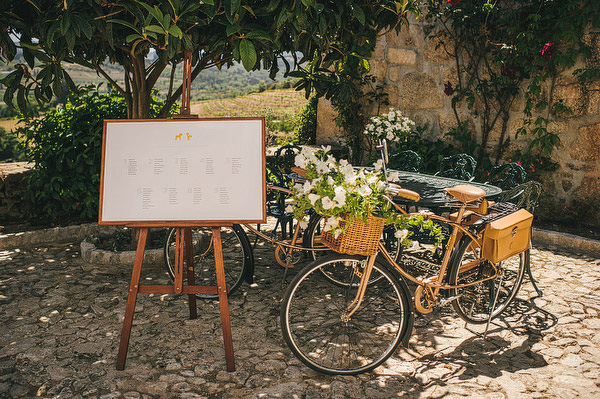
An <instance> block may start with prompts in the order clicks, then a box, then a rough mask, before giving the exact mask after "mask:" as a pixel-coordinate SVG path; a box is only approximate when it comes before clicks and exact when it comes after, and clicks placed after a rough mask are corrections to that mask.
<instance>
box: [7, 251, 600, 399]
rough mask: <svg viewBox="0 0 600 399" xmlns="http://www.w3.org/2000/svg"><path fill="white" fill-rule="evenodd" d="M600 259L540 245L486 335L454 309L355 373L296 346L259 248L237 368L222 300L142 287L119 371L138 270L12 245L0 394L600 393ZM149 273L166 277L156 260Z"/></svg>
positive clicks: (237, 303)
mask: <svg viewBox="0 0 600 399" xmlns="http://www.w3.org/2000/svg"><path fill="white" fill-rule="evenodd" d="M599 263H600V260H599V259H595V258H590V257H587V256H581V255H576V254H571V253H564V252H560V251H558V250H553V249H541V248H536V249H534V250H533V251H532V265H533V270H534V273H535V275H536V276H537V277H538V278H539V280H540V286H541V288H542V289H543V290H544V295H543V297H541V298H535V292H534V291H533V290H532V288H531V284H529V283H528V282H526V283H525V285H524V287H523V289H522V290H521V292H520V293H519V300H518V301H517V303H516V306H515V307H514V308H512V309H511V310H510V311H509V312H508V314H507V316H506V317H504V318H502V319H500V320H498V321H497V322H495V323H494V324H493V325H492V327H491V332H490V334H489V335H488V338H487V340H483V339H481V338H479V337H478V336H477V335H476V334H474V333H473V332H472V330H469V329H467V328H465V325H464V323H463V322H462V321H460V320H459V319H458V318H457V317H456V316H455V315H454V314H453V313H452V311H451V309H450V308H449V307H448V308H443V309H441V310H440V311H436V312H434V313H432V314H429V315H427V316H419V317H417V319H416V326H415V329H414V332H413V336H412V339H411V341H410V346H409V348H404V349H400V350H398V351H397V353H396V354H395V355H394V356H393V357H392V358H391V359H390V360H389V361H388V362H387V363H385V365H384V366H381V367H379V368H378V369H376V370H375V372H373V373H367V374H364V375H360V376H357V377H334V376H326V375H320V374H318V373H316V372H313V371H312V370H310V369H308V368H307V367H305V366H303V365H302V364H301V363H300V362H299V361H298V360H297V359H296V358H294V356H293V355H292V354H291V352H290V351H289V350H288V349H287V347H286V346H285V344H284V342H283V339H282V337H281V332H280V329H279V318H278V314H279V303H280V300H281V296H282V294H283V290H282V286H281V284H280V280H281V277H282V269H281V268H280V267H279V266H276V265H275V263H274V261H273V258H272V254H271V252H267V251H266V250H261V251H259V252H258V254H257V267H256V282H257V286H256V287H254V288H249V287H248V285H247V284H246V285H244V287H243V290H242V292H238V293H237V294H235V295H233V296H232V298H231V299H230V312H231V320H232V332H233V341H234V342H233V343H234V349H235V360H236V366H237V371H236V372H233V373H228V372H226V371H225V361H224V350H223V341H222V336H221V326H220V319H219V311H218V303H216V302H212V301H200V302H199V317H198V319H197V320H188V319H187V317H188V308H187V304H186V299H187V298H186V297H185V296H179V297H178V296H174V295H140V296H138V304H137V309H136V314H135V321H134V326H133V331H132V336H131V341H130V347H129V356H128V359H127V367H126V369H125V371H117V370H116V369H115V361H116V354H117V349H118V343H119V337H120V331H121V326H122V317H123V314H124V310H125V302H126V294H127V285H128V282H129V279H130V273H131V266H130V265H128V266H120V265H113V266H105V265H94V264H88V263H85V262H84V261H82V260H81V258H80V257H79V254H78V246H74V245H65V246H48V247H39V248H21V249H15V250H5V251H0V306H1V307H0V397H1V398H21V397H25V398H33V397H41V398H102V399H109V398H111V399H112V398H130V399H133V398H369V399H371V398H421V397H422V398H426V397H432V398H458V397H473V398H574V397H582V398H598V397H600V387H599V385H600V317H599V316H598V312H599V311H600V301H599V295H600V294H599V291H598V289H599V288H600V272H599V268H600V265H599ZM143 278H145V279H152V280H153V281H154V282H155V283H156V282H157V281H158V282H166V281H167V280H166V277H165V276H164V272H163V270H161V269H160V268H158V267H154V268H149V269H148V270H145V272H144V277H143Z"/></svg>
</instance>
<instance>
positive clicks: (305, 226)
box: [298, 219, 308, 230]
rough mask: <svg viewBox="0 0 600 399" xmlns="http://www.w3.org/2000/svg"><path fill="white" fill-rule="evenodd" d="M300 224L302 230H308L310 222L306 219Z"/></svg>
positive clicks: (300, 221) (299, 222)
mask: <svg viewBox="0 0 600 399" xmlns="http://www.w3.org/2000/svg"><path fill="white" fill-rule="evenodd" d="M298 224H299V225H300V228H301V229H302V230H306V228H307V227H308V222H307V221H306V220H304V219H302V220H299V221H298Z"/></svg>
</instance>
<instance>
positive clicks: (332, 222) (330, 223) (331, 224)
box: [323, 216, 340, 238]
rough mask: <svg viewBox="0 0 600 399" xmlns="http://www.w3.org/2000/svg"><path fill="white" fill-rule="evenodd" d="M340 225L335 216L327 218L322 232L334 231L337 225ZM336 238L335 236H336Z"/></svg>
mask: <svg viewBox="0 0 600 399" xmlns="http://www.w3.org/2000/svg"><path fill="white" fill-rule="evenodd" d="M339 224H340V219H339V218H337V217H335V216H329V217H328V218H327V222H326V223H325V226H324V227H323V231H330V230H333V229H335V228H336V227H338V225H339ZM336 238H337V235H336Z"/></svg>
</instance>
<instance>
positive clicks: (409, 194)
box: [386, 183, 421, 201]
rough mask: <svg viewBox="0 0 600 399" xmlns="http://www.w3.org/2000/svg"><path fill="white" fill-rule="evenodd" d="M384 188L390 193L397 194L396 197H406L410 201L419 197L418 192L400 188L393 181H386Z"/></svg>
mask: <svg viewBox="0 0 600 399" xmlns="http://www.w3.org/2000/svg"><path fill="white" fill-rule="evenodd" d="M386 190H387V192H389V193H390V194H393V195H397V196H398V197H402V198H406V199H409V200H411V201H418V200H420V199H421V196H420V195H419V193H417V192H414V191H412V190H408V189H406V188H402V187H400V186H399V185H397V184H395V183H388V185H387V188H386Z"/></svg>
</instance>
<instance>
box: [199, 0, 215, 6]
mask: <svg viewBox="0 0 600 399" xmlns="http://www.w3.org/2000/svg"><path fill="white" fill-rule="evenodd" d="M202 3H204V4H208V5H210V6H214V5H215V0H202Z"/></svg>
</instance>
